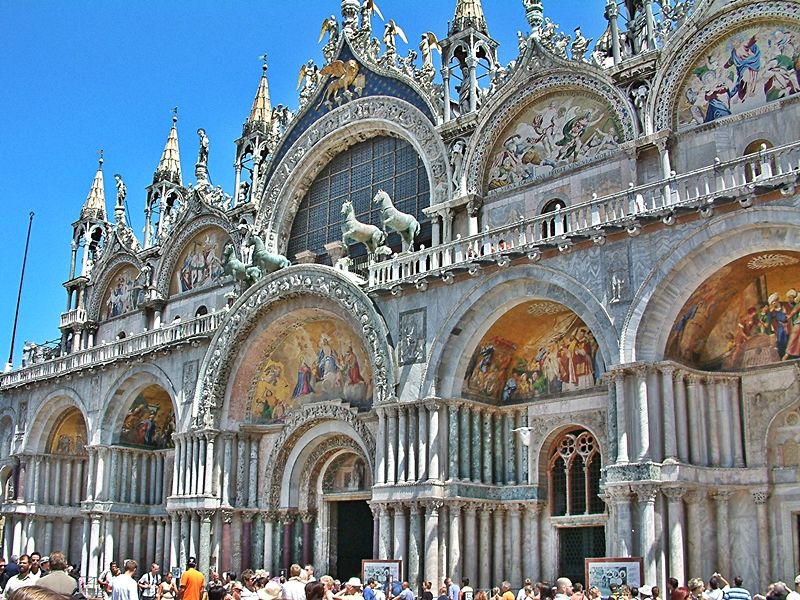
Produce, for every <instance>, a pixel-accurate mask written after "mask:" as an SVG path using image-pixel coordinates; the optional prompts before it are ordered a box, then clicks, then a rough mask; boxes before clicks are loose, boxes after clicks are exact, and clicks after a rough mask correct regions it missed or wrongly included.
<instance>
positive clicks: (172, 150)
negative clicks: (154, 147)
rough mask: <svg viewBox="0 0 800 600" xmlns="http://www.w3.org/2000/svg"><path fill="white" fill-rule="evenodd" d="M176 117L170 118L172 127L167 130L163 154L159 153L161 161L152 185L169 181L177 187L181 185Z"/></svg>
mask: <svg viewBox="0 0 800 600" xmlns="http://www.w3.org/2000/svg"><path fill="white" fill-rule="evenodd" d="M177 123H178V117H176V116H173V117H172V127H171V128H170V130H169V136H168V137H167V143H166V144H165V145H164V152H162V153H161V160H160V161H159V162H158V168H157V169H156V172H155V173H154V174H153V183H158V182H160V181H169V182H171V183H175V184H178V185H183V181H182V179H181V153H180V149H179V148H178V126H177Z"/></svg>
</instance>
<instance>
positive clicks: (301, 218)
mask: <svg viewBox="0 0 800 600" xmlns="http://www.w3.org/2000/svg"><path fill="white" fill-rule="evenodd" d="M378 190H384V191H386V192H388V194H389V195H390V196H391V197H392V201H393V203H394V205H395V207H396V208H397V209H398V210H400V211H402V212H404V213H409V214H412V215H414V216H415V217H416V218H417V220H418V221H419V222H420V224H421V226H422V228H421V231H420V234H419V235H418V236H417V241H416V244H415V245H416V246H417V247H418V246H419V244H425V246H426V247H428V246H430V237H431V227H430V219H429V218H428V217H427V216H425V214H424V213H423V212H422V209H423V208H426V207H427V206H429V204H430V188H429V186H428V174H427V172H426V171H425V166H424V165H423V163H422V160H421V159H420V157H419V155H418V154H417V152H416V151H415V150H414V148H413V147H412V146H411V144H409V143H408V142H406V141H404V140H398V139H396V138H392V137H386V136H379V137H374V138H370V139H368V140H366V141H364V142H360V143H358V144H355V145H353V146H351V147H350V148H348V149H347V150H345V151H344V152H341V153H340V154H337V155H336V156H335V157H334V158H333V159H332V160H331V161H330V162H329V163H328V164H327V165H326V166H325V168H324V169H323V170H322V171H321V172H320V173H319V175H317V177H316V179H315V180H314V183H313V184H311V187H310V188H309V190H308V192H307V193H306V196H305V198H303V201H302V202H301V203H300V208H299V209H298V211H297V214H296V215H295V218H294V222H293V223H292V232H291V234H290V236H289V246H288V249H287V252H286V255H287V256H288V257H289V258H291V259H294V257H295V256H296V255H297V253H298V252H302V251H304V250H310V251H311V252H313V253H315V254H316V255H317V256H325V255H326V254H327V251H326V249H325V244H328V243H330V242H334V241H338V240H341V239H342V229H341V222H342V218H341V209H342V203H343V202H344V201H345V200H350V201H352V203H353V208H354V209H355V213H356V218H357V219H358V220H359V221H361V222H362V223H371V224H373V225H377V226H379V227H380V226H381V220H380V207H379V206H376V205H374V204H373V203H372V198H373V197H374V196H375V194H376V193H377V192H378ZM387 244H388V245H389V246H391V247H392V248H393V249H395V250H396V251H400V247H401V245H400V237H399V236H398V235H397V234H392V235H390V236H389V239H388V241H387ZM365 254H366V251H365V250H364V246H363V245H362V244H355V245H353V246H352V247H351V248H350V256H351V257H354V258H355V257H359V256H362V255H365ZM326 262H329V261H327V260H326Z"/></svg>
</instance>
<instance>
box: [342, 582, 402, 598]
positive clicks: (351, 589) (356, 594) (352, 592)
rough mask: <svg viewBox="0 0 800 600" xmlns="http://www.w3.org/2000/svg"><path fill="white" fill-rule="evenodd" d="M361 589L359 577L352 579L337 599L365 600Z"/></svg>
mask: <svg viewBox="0 0 800 600" xmlns="http://www.w3.org/2000/svg"><path fill="white" fill-rule="evenodd" d="M361 587H362V586H361V580H360V579H359V578H358V577H351V578H350V579H348V580H347V583H346V584H345V586H344V593H343V594H339V595H337V596H336V597H337V598H342V600H363V598H364V594H362V593H361ZM412 597H413V596H412Z"/></svg>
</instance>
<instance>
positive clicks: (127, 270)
mask: <svg viewBox="0 0 800 600" xmlns="http://www.w3.org/2000/svg"><path fill="white" fill-rule="evenodd" d="M143 279H144V277H143V276H141V275H140V273H139V271H138V270H137V269H136V267H134V266H126V267H122V268H121V269H120V270H119V271H118V272H117V273H116V274H115V275H114V278H113V279H112V280H111V285H109V286H108V289H107V290H106V294H105V297H104V298H103V306H102V318H103V319H109V318H111V317H118V316H120V315H124V314H125V313H128V312H131V311H133V310H136V307H137V306H139V304H140V303H141V302H142V301H143V300H144V294H145V291H146V290H145V285H144V283H143Z"/></svg>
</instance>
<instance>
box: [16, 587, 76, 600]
mask: <svg viewBox="0 0 800 600" xmlns="http://www.w3.org/2000/svg"><path fill="white" fill-rule="evenodd" d="M9 600H64V596H63V595H62V594H59V593H58V592H54V591H53V590H50V589H48V588H46V587H42V586H40V585H29V586H26V587H21V588H17V589H16V590H15V591H14V593H13V594H11V596H10V597H9Z"/></svg>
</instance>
